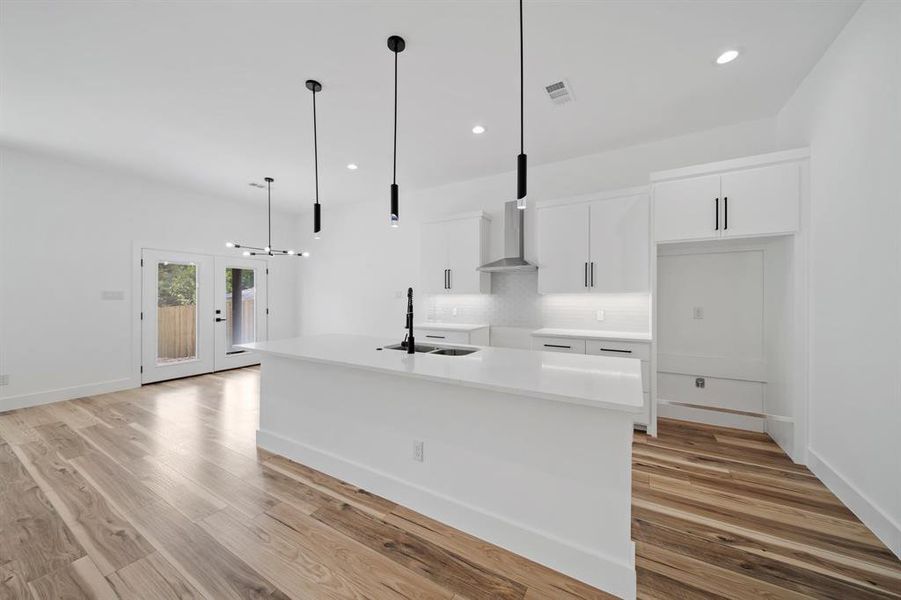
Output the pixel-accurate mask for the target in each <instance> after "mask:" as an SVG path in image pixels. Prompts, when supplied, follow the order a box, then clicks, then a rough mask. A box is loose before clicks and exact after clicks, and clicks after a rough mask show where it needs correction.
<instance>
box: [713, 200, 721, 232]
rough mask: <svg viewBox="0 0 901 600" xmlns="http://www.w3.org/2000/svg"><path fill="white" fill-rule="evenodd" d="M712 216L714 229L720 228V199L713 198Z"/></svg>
mask: <svg viewBox="0 0 901 600" xmlns="http://www.w3.org/2000/svg"><path fill="white" fill-rule="evenodd" d="M713 203H714V204H713V218H714V219H715V223H716V227H714V229H715V230H716V231H719V230H720V199H719V198H715V199H714V200H713Z"/></svg>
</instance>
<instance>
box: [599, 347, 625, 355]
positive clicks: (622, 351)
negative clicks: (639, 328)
mask: <svg viewBox="0 0 901 600" xmlns="http://www.w3.org/2000/svg"><path fill="white" fill-rule="evenodd" d="M601 352H619V353H620V354H632V351H631V350H618V349H616V348H601Z"/></svg>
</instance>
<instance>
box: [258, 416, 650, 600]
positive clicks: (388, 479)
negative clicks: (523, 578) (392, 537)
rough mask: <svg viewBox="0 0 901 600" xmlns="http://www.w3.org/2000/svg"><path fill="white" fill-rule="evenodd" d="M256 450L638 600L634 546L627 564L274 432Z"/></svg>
mask: <svg viewBox="0 0 901 600" xmlns="http://www.w3.org/2000/svg"><path fill="white" fill-rule="evenodd" d="M257 445H258V446H260V447H261V448H263V449H265V450H269V451H270V452H275V453H276V454H281V455H282V456H286V457H288V458H290V459H292V460H295V461H297V462H300V463H303V464H305V465H307V466H309V467H312V468H314V469H317V470H319V471H322V472H324V473H328V474H329V475H331V476H332V477H337V478H338V479H342V480H344V481H347V482H349V483H352V484H353V485H356V486H359V487H361V488H363V489H366V490H367V491H370V492H373V493H375V494H378V495H380V496H384V497H385V498H388V499H389V500H392V501H394V502H397V503H399V504H402V505H403V506H405V507H407V508H410V509H412V510H415V511H417V512H420V513H422V514H424V515H426V516H429V517H431V518H433V519H436V520H438V521H441V522H442V523H445V524H447V525H450V526H451V527H455V528H457V529H459V530H461V531H465V532H466V533H469V534H471V535H474V536H476V537H478V538H481V539H483V540H485V541H488V542H491V543H492V544H496V545H498V546H501V547H502V548H506V549H507V550H510V551H511V552H515V553H516V554H520V555H522V556H525V557H526V558H529V559H531V560H534V561H535V562H538V563H540V564H543V565H546V566H548V567H550V568H552V569H556V570H558V571H560V572H562V573H565V574H567V575H570V576H571V577H575V578H576V579H579V580H581V581H584V582H586V583H588V584H590V585H593V586H595V587H597V588H599V589H602V590H604V591H606V592H610V593H612V594H615V595H617V596H619V597H620V598H625V599H627V600H633V599H634V598H635V596H636V582H635V545H634V543H633V545H632V560H631V564H624V563H621V562H618V561H615V560H613V559H612V558H610V557H608V556H603V555H599V554H597V553H594V552H592V551H591V550H589V549H587V548H583V547H581V546H577V545H574V544H572V543H570V542H567V541H565V540H562V539H559V538H557V537H554V536H552V535H549V534H547V533H545V532H542V531H538V530H535V529H532V528H529V527H527V526H525V525H523V524H521V523H516V522H513V521H511V520H509V519H506V518H504V517H501V516H500V515H497V514H494V513H490V512H488V511H485V510H482V509H480V508H478V507H476V506H472V505H470V504H467V503H465V502H461V501H459V500H457V499H455V498H451V497H448V496H447V495H444V494H441V493H438V492H436V491H434V490H430V489H428V488H425V487H423V486H421V485H417V484H414V483H411V482H409V481H405V480H403V479H400V478H398V477H395V476H393V475H389V474H387V473H384V472H381V471H378V470H376V469H372V468H370V467H367V466H365V465H362V464H360V463H358V462H355V461H351V460H348V459H345V458H343V457H340V456H337V455H335V454H333V453H330V452H325V451H323V450H320V449H317V448H313V447H311V446H309V445H307V444H303V443H300V442H297V441H294V440H289V439H287V438H285V437H283V436H280V435H278V434H274V433H272V432H269V431H262V430H258V431H257Z"/></svg>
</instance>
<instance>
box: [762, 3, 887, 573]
mask: <svg viewBox="0 0 901 600" xmlns="http://www.w3.org/2000/svg"><path fill="white" fill-rule="evenodd" d="M778 131H779V134H780V138H781V140H782V143H783V144H784V145H787V146H799V145H807V144H809V145H810V148H811V161H810V178H811V214H810V218H811V227H810V241H809V264H810V294H809V299H810V300H809V302H810V304H809V307H810V319H811V322H810V325H811V329H810V365H809V382H810V407H809V413H810V416H809V425H810V434H809V435H810V437H809V455H810V466H811V468H812V469H813V470H814V472H815V473H817V475H819V476H820V478H821V479H823V480H824V481H825V482H826V484H827V485H829V486H830V488H831V489H832V490H833V491H835V492H836V493H837V494H838V495H839V497H841V498H842V500H844V501H845V503H846V504H848V505H849V506H850V507H851V508H852V510H854V511H855V512H856V513H857V515H858V516H859V517H861V519H862V520H863V521H864V522H865V523H866V524H867V525H868V526H869V527H870V528H871V529H873V530H874V531H875V532H876V534H877V535H879V536H880V537H881V538H882V539H883V541H885V542H886V543H887V544H888V545H889V546H890V547H891V548H892V549H893V551H894V552H895V553H896V554H898V555H901V525H899V524H901V433H899V432H901V193H899V189H901V184H899V181H901V179H899V166H901V3H898V2H879V1H870V2H866V3H865V4H863V5H862V6H861V8H860V9H859V11H858V12H857V14H856V15H855V16H854V18H853V19H852V20H851V21H850V22H849V23H848V25H847V26H846V27H845V29H844V30H843V31H842V33H841V34H840V35H839V36H838V38H837V39H836V40H835V42H834V43H833V44H832V46H831V47H830V48H829V50H828V51H827V52H826V54H825V55H824V56H823V58H822V59H821V60H820V62H819V63H818V64H817V65H816V67H815V68H814V69H813V70H812V72H811V73H810V75H809V76H808V77H807V78H806V80H805V81H804V82H803V83H802V85H801V86H800V87H799V89H798V90H797V92H796V93H795V94H794V96H793V97H792V98H791V99H790V101H789V102H788V103H787V104H786V106H785V107H784V108H783V109H782V111H781V112H780V113H779V115H778Z"/></svg>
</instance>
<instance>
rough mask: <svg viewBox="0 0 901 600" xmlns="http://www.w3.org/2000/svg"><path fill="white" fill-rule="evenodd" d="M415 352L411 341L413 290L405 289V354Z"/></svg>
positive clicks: (413, 341) (414, 345)
mask: <svg viewBox="0 0 901 600" xmlns="http://www.w3.org/2000/svg"><path fill="white" fill-rule="evenodd" d="M414 352H416V341H415V340H414V339H413V288H407V354H413V353H414Z"/></svg>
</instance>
